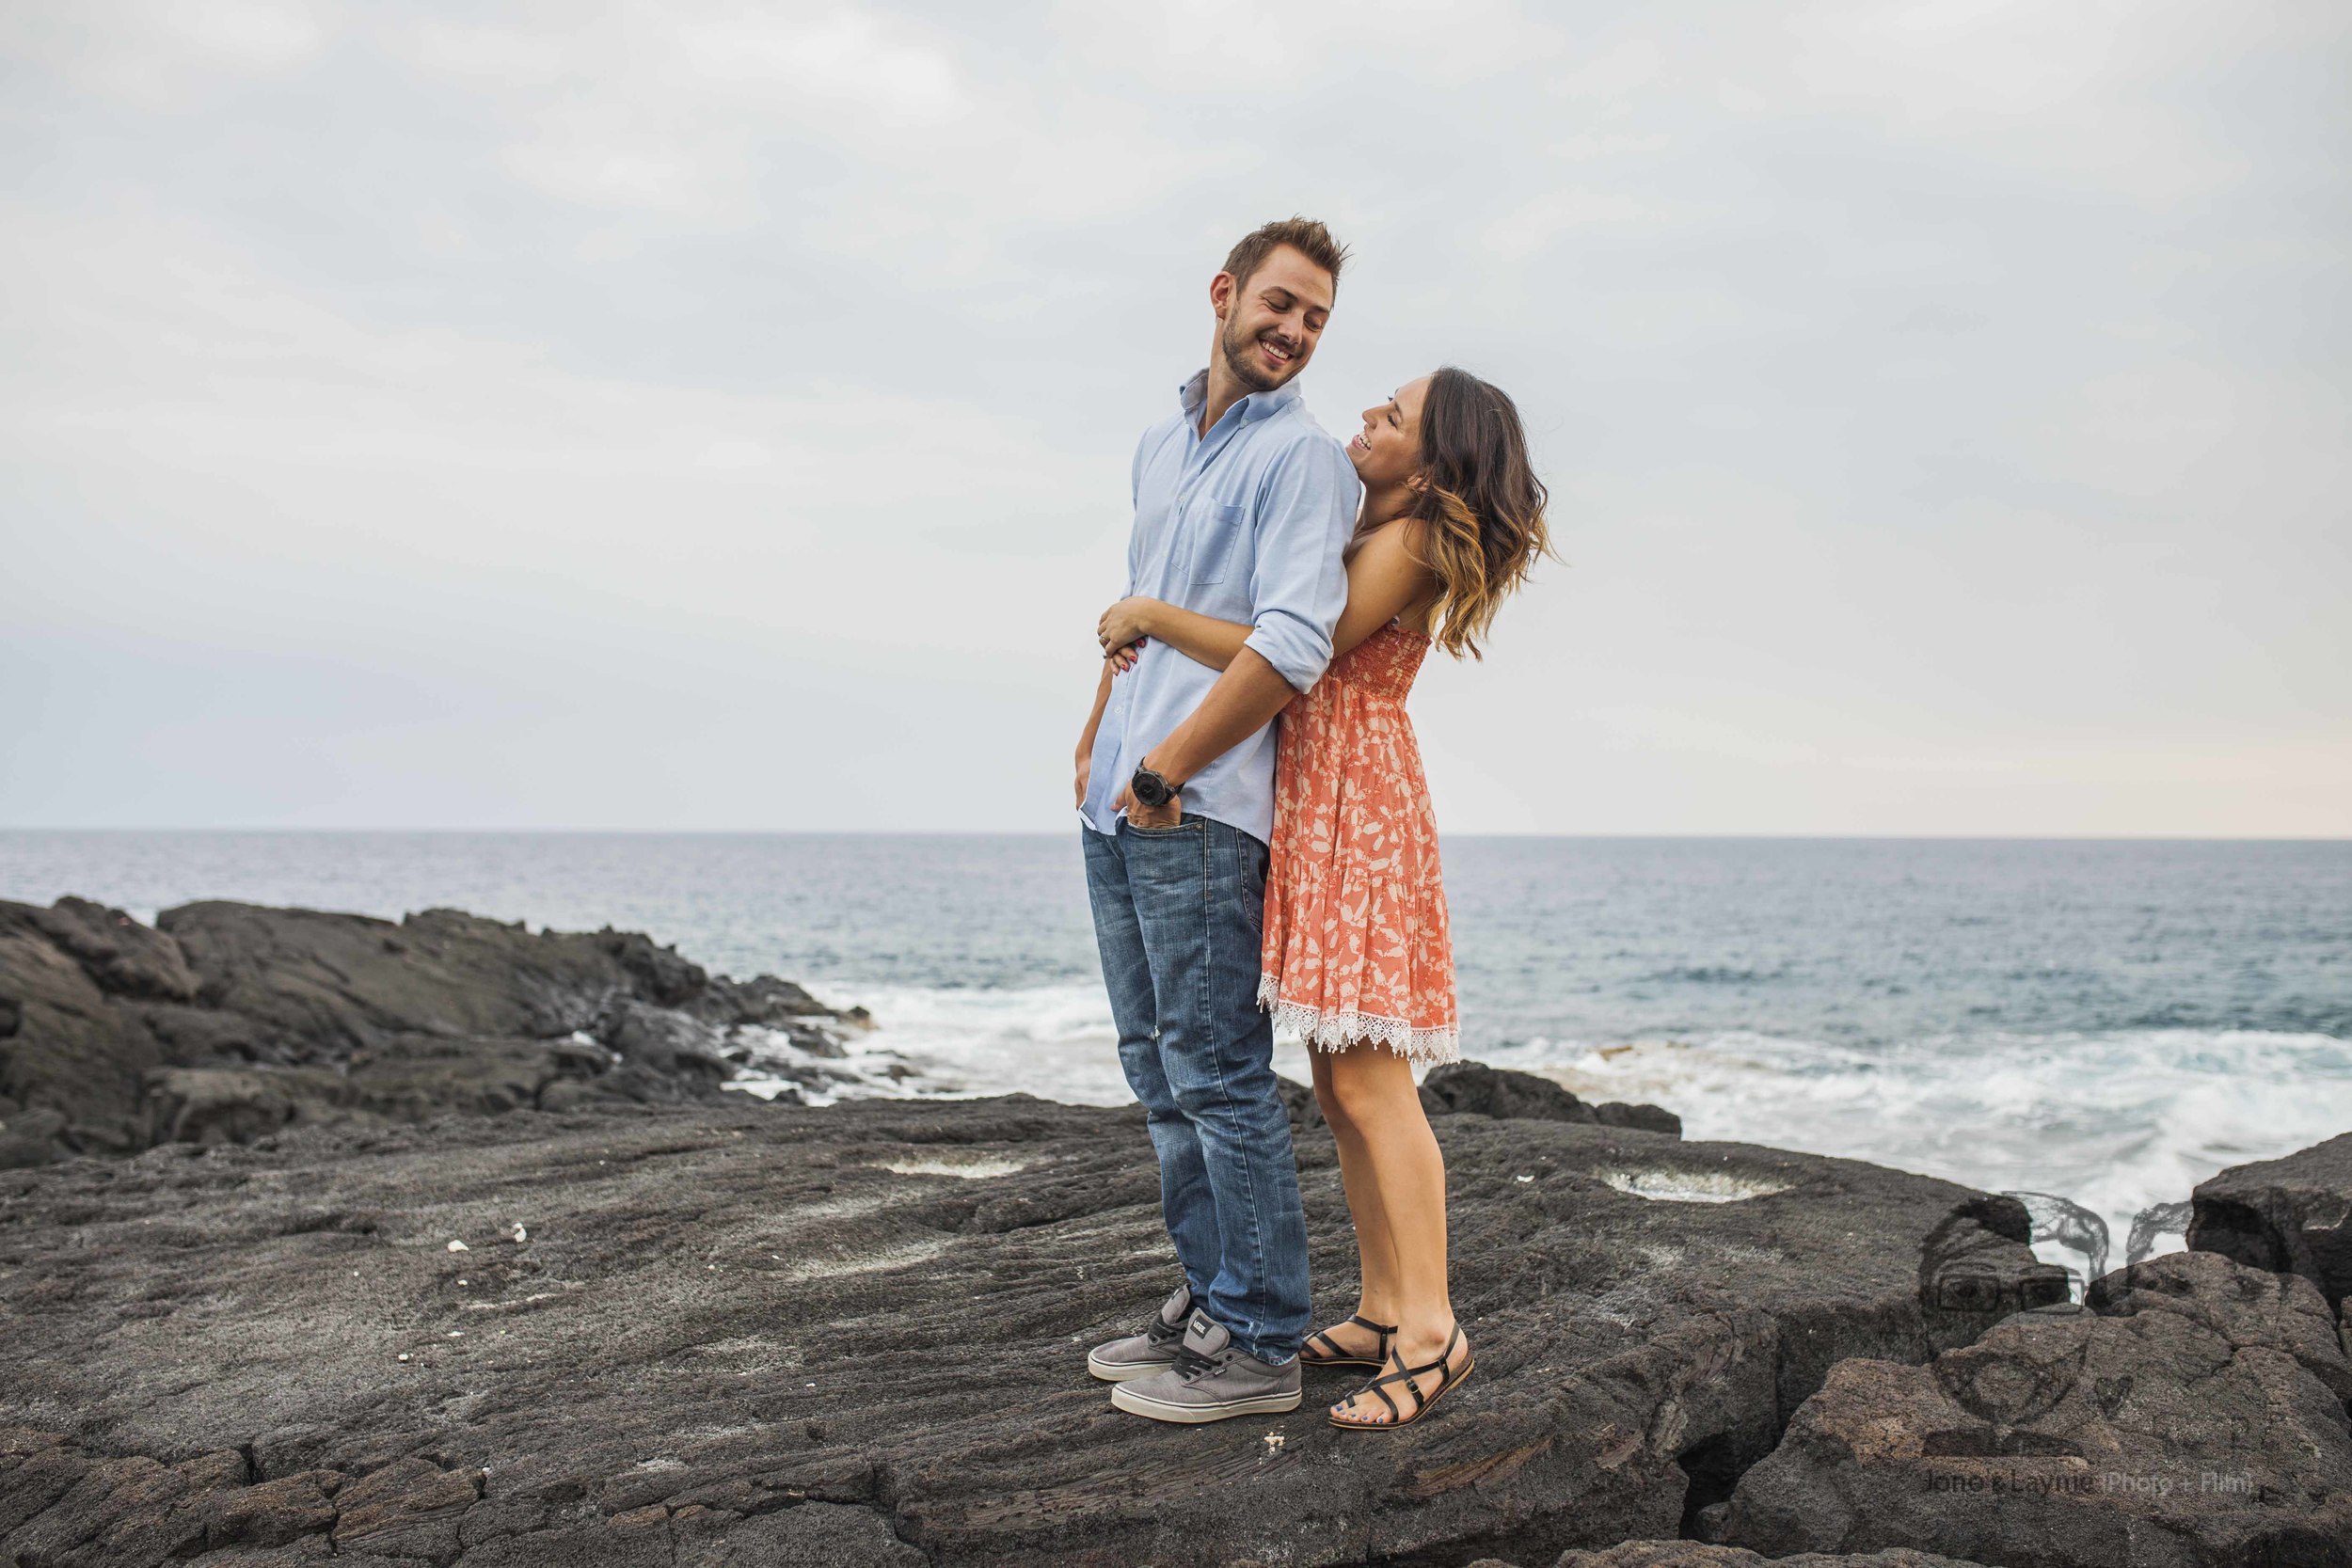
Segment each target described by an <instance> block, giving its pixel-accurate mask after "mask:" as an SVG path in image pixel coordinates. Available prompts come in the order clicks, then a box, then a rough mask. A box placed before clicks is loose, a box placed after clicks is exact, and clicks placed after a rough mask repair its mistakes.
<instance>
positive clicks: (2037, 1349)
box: [1719, 1254, 2352, 1568]
mask: <svg viewBox="0 0 2352 1568" xmlns="http://www.w3.org/2000/svg"><path fill="white" fill-rule="evenodd" d="M2326 1329H2327V1310H2326V1306H2325V1303H2324V1302H2323V1301H2322V1300H2321V1299H2320V1296H2319V1293H2318V1291H2316V1290H2315V1289H2313V1288H2312V1285H2311V1284H2310V1283H2309V1282H2308V1281H2306V1280H2303V1279H2300V1278H2298V1277H2296V1276H2295V1275H2271V1274H2266V1273H2263V1272H2259V1271H2256V1270H2251V1269H2248V1268H2245V1267H2244V1266H2242V1265H2240V1264H2237V1263H2234V1262H2232V1261H2231V1260H2229V1259H2224V1258H2221V1257H2219V1256H2217V1255H2215V1254H2188V1255H2174V1256H2170V1257H2166V1258H2160V1259H2150V1260H2148V1261H2146V1262H2143V1263H2140V1264H2137V1265H2135V1266H2133V1267H2131V1268H2127V1269H2124V1270H2122V1271H2121V1272H2120V1273H2118V1274H2113V1275H2107V1276H2106V1277H2105V1278H2103V1279H2101V1280H2099V1281H2098V1282H2097V1283H2096V1285H2095V1286H2094V1287H2093V1289H2092V1291H2091V1292H2090V1300H2089V1304H2088V1307H2087V1308H2067V1309H2057V1310H2048V1311H2043V1312H2029V1313H2024V1314H2021V1315H2019V1316H2018V1317H2016V1318H2015V1319H2012V1320H2011V1321H2010V1322H2008V1323H2003V1324H2001V1325H2000V1326H1998V1327H1996V1328H1994V1330H1992V1331H1991V1332H1990V1333H1988V1334H1987V1335H1985V1336H1984V1338H1982V1339H1981V1340H1979V1342H1977V1343H1976V1344H1974V1345H1970V1346H1968V1347H1966V1348H1965V1349H1961V1350H1955V1351H1951V1352H1949V1353H1947V1354H1944V1355H1942V1356H1940V1357H1938V1358H1937V1359H1936V1360H1935V1362H1934V1363H1933V1365H1932V1366H1929V1367H1903V1366H1897V1365H1894V1364H1892V1363H1891V1362H1885V1361H1875V1360H1853V1361H1848V1362H1845V1363H1844V1364H1842V1365H1840V1366H1838V1367H1836V1369H1834V1370H1832V1371H1831V1373H1830V1376H1829V1381H1828V1384H1827V1385H1826V1386H1824V1387H1823V1388H1822V1390H1821V1391H1820V1393H1819V1394H1817V1395H1815V1396H1814V1397H1813V1398H1812V1399H1810V1400H1808V1401H1807V1402H1805V1404H1804V1407H1803V1408H1802V1409H1800V1410H1799V1411H1798V1412H1797V1415H1796V1418H1795V1419H1794V1420H1793V1421H1792V1422H1791V1423H1790V1424H1789V1428H1788V1435H1787V1436H1786V1437H1785V1438H1784V1439H1783V1440H1782V1442H1781V1445H1780V1447H1779V1448H1778V1449H1776V1450H1774V1452H1773V1453H1772V1457H1771V1458H1769V1459H1767V1460H1765V1461H1764V1462H1763V1463H1762V1464H1759V1465H1756V1466H1755V1467H1754V1468H1753V1469H1750V1470H1749V1471H1748V1472H1747V1473H1746V1474H1745V1475H1744V1476H1743V1477H1742V1478H1741V1479H1740V1483H1739V1486H1738V1489H1737V1490H1736V1491H1735V1492H1734V1494H1733V1495H1732V1498H1731V1505H1730V1507H1729V1509H1728V1510H1727V1511H1726V1513H1724V1517H1723V1521H1722V1527H1721V1529H1720V1531H1719V1534H1720V1536H1721V1538H1722V1539H1724V1540H1726V1541H1728V1542H1731V1543H1735V1544H1740V1545H1744V1546H1750V1547H1753V1548H1755V1549H1756V1550H1758V1551H1762V1552H1764V1553H1767V1554H1785V1553H1789V1552H1797V1551H1808V1550H1809V1551H1849V1552H1852V1551H1867V1550H1872V1549H1876V1548H1881V1547H1886V1546H1898V1545H1905V1546H1912V1547H1915V1548H1920V1549H1930V1548H1931V1549H1934V1550H1939V1551H1944V1552H1947V1553H1957V1554H1959V1555H1961V1556H1963V1557H1968V1558H1975V1559H1978V1560H1982V1561H1984V1562H1990V1563H2030V1564H2034V1565H2036V1568H2249V1565H2277V1568H2288V1565H2293V1568H2345V1565H2346V1564H2347V1563H2352V1421H2348V1420H2347V1419H2346V1417H2345V1413H2344V1404H2343V1402H2342V1401H2341V1400H2340V1399H2339V1398H2338V1396H2337V1394H2336V1392H2335V1391H2334V1390H2335V1389H2337V1388H2341V1387H2342V1386H2344V1378H2345V1377H2346V1376H2347V1369H2346V1366H2345V1363H2344V1354H2343V1348H2342V1346H2341V1345H2340V1344H2331V1343H2330V1342H2329V1338H2330V1337H2329V1336H2328V1334H2327V1332H2326Z"/></svg>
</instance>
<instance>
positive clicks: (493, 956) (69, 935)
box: [0, 898, 864, 1166]
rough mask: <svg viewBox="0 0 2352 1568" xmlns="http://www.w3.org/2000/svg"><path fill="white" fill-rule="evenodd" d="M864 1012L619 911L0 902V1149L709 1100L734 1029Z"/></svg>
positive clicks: (829, 1025)
mask: <svg viewBox="0 0 2352 1568" xmlns="http://www.w3.org/2000/svg"><path fill="white" fill-rule="evenodd" d="M863 1020H864V1015H863V1014H862V1013H856V1014H840V1013H834V1012H833V1011H831V1010H830V1009H827V1008H825V1007H823V1006H820V1005H819V1004H818V1003H817V1002H816V1001H815V999H814V998H812V997H810V996H809V994H808V993H807V992H806V991H804V990H802V989H801V988H800V987H798V986H795V985H793V984H791V983H790V982H789V981H786V980H779V979H776V978H775V977H774V976H772V975H760V976H758V977H756V978H755V979H752V980H748V981H735V980H731V979H729V978H727V977H726V976H724V975H719V976H716V977H713V976H710V975H708V974H706V973H705V972H704V971H703V969H702V968H701V966H700V965H697V964H694V963H692V962H691V961H689V960H687V959H686V958H681V957H680V956H679V955H678V954H677V953H676V952H675V950H673V949H670V948H666V947H661V946H658V945H656V944H655V943H654V942H652V941H651V939H649V938H647V937H645V936H643V935H641V934H638V933H634V932H617V931H609V930H608V931H597V932H592V933H580V934H560V933H556V932H550V931H542V932H540V933H538V934H536V935H533V934H532V933H531V932H530V931H528V930H526V929H525V928H524V927H521V926H519V925H512V926H510V925H504V924H501V923H500V922H498V921H494V920H484V919H480V918H478V917H476V916H473V915H469V914H464V913H461V912H459V911H453V910H428V911H424V912H422V913H421V914H414V915H410V916H408V917H407V918H406V919H405V920H403V921H400V922H398V923H394V922H391V921H386V920H375V919H371V918H368V917H365V916H361V915H352V914H326V913H320V912H318V911H309V910H274V909H262V908H260V907H257V906H253V905H247V904H225V903H205V904H189V905H185V906H183V907H182V908H179V909H175V910H167V911H165V912H164V913H163V915H162V916H161V917H159V919H158V920H157V922H156V926H155V927H153V928H150V927H146V926H142V925H140V924H139V923H138V922H137V921H135V920H133V919H132V918H131V917H130V916H129V915H127V914H124V913H123V912H122V911H119V910H107V909H103V908H102V907H101V906H99V905H96V904H93V903H90V902H88V901H87V900H86V899H78V898H65V899H60V900H59V901H58V902H57V903H56V905H55V906H54V907H52V908H50V909H45V910H44V909H38V908H35V907H33V906H31V905H26V904H10V903H5V902H0V1166H6V1165H24V1164H39V1163H43V1162H46V1161H48V1160H51V1159H56V1158H62V1157H65V1156H69V1155H72V1154H76V1153H82V1154H91V1153H113V1154H120V1153H129V1152H132V1151H135V1150H136V1149H139V1148H146V1147H148V1146H149V1145H151V1144H152V1143H155V1142H158V1141H172V1140H183V1141H188V1142H197V1143H208V1142H217V1141H221V1140H227V1141H230V1142H236V1141H242V1140H244V1139H246V1138H250V1137H254V1136H259V1135H261V1134H262V1133H263V1132H270V1131H275V1130H277V1129H279V1128H283V1127H287V1126H294V1125H307V1124H311V1123H322V1122H324V1123H337V1122H376V1121H388V1120H389V1121H419V1120H425V1119H429V1118H431V1117H437V1116H444V1115H461V1114H483V1115H498V1114H501V1113H503V1112H506V1111H509V1110H513V1109H516V1108H520V1107H527V1106H528V1107H539V1108H545V1109H559V1108H577V1107H578V1106H579V1105H580V1104H582V1103H584V1102H587V1101H598V1100H613V1101H631V1102H642V1103H675V1102H678V1101H691V1100H696V1099H707V1098H708V1097H710V1096H711V1095H714V1094H715V1093H717V1092H718V1087H719V1085H721V1084H723V1083H724V1082H726V1081H727V1080H728V1079H730V1078H732V1077H734V1076H735V1074H736V1071H737V1067H738V1064H739V1061H740V1060H741V1059H742V1058H744V1057H745V1056H747V1055H748V1054H749V1048H748V1047H747V1046H745V1045H743V1044H741V1043H739V1040H738V1038H737V1031H739V1030H743V1029H774V1030H778V1031H781V1032H783V1033H785V1034H786V1035H787V1036H788V1037H789V1039H790V1040H791V1041H792V1043H794V1044H795V1045H797V1046H799V1047H800V1048H801V1050H802V1051H803V1052H804V1053H807V1054H809V1055H810V1056H812V1057H814V1056H823V1055H834V1056H837V1055H839V1054H841V1047H840V1046H839V1044H838V1043H837V1041H836V1040H835V1039H834V1033H836V1032H839V1031H840V1030H843V1029H846V1028H848V1027H850V1026H854V1025H856V1024H859V1023H861V1022H863ZM583 1039H584V1040H589V1041H593V1042H595V1043H582V1041H583ZM810 1081H811V1082H812V1083H818V1082H824V1081H826V1080H825V1079H824V1075H823V1074H821V1073H814V1072H812V1074H811V1077H810Z"/></svg>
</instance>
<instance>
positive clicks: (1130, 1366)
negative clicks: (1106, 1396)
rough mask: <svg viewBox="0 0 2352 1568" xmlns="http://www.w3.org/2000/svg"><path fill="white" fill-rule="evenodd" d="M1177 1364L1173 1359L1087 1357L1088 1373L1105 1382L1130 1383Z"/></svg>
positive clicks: (1154, 1374)
mask: <svg viewBox="0 0 2352 1568" xmlns="http://www.w3.org/2000/svg"><path fill="white" fill-rule="evenodd" d="M1174 1365H1176V1363H1175V1362H1173V1361H1097V1360H1096V1359H1095V1358H1094V1357H1093V1356H1091V1355H1089V1356H1088V1357H1087V1375H1088V1376H1089V1377H1096V1378H1100V1379H1102V1380H1103V1381H1104V1383H1129V1382H1133V1381H1134V1380H1135V1379H1136V1378H1139V1377H1153V1376H1156V1375H1158V1374H1159V1373H1161V1372H1164V1371H1166V1370H1168V1368H1170V1367H1173V1366H1174Z"/></svg>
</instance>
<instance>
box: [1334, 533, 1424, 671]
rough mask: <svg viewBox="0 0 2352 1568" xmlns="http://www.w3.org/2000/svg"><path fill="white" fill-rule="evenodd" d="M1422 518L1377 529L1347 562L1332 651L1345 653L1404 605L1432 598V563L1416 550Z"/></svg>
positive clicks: (1400, 611)
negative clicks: (1342, 605) (1344, 600)
mask: <svg viewBox="0 0 2352 1568" xmlns="http://www.w3.org/2000/svg"><path fill="white" fill-rule="evenodd" d="M1421 526H1422V525H1421V524H1420V523H1418V522H1415V521H1412V520H1411V519H1409V518H1399V519H1398V520H1397V521H1395V522H1392V523H1387V524H1384V525H1382V526H1381V527H1380V528H1378V529H1375V531H1373V533H1372V535H1371V537H1369V538H1367V539H1366V540H1365V541H1364V542H1363V544H1362V545H1360V546H1358V547H1357V550H1356V558H1355V559H1354V560H1353V561H1350V562H1348V563H1347V608H1346V609H1345V610H1342V611H1341V612H1340V624H1339V626H1337V627H1336V628H1335V629H1334V630H1333V631H1332V633H1331V657H1333V658H1335V659H1336V658H1338V657H1340V656H1341V655H1342V654H1344V653H1346V652H1347V651H1348V650H1349V649H1351V648H1353V647H1355V646H1356V644H1357V643H1359V642H1361V641H1363V640H1364V639H1365V638H1367V637H1370V636H1371V635H1372V634H1373V633H1374V632H1375V631H1378V630H1379V629H1380V628H1381V627H1382V626H1387V625H1388V624H1389V623H1390V622H1391V621H1393V620H1395V619H1396V618H1397V617H1398V616H1400V615H1402V614H1404V613H1405V612H1406V610H1412V609H1415V608H1417V607H1418V606H1420V605H1422V604H1425V603H1427V602H1428V600H1429V598H1430V597H1431V595H1432V594H1433V593H1434V592H1435V591H1436V589H1437V586H1438V584H1437V579H1436V578H1433V577H1431V576H1430V575H1429V568H1428V567H1426V566H1424V565H1422V563H1421V562H1420V561H1418V560H1416V559H1415V558H1414V555H1413V546H1415V545H1416V544H1418V543H1420V534H1419V530H1420V528H1421Z"/></svg>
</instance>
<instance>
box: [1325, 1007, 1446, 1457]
mask: <svg viewBox="0 0 2352 1568" xmlns="http://www.w3.org/2000/svg"><path fill="white" fill-rule="evenodd" d="M1325 1064H1327V1065H1325ZM1318 1067H1319V1068H1320V1069H1321V1070H1319V1071H1318V1073H1317V1075H1316V1083H1315V1087H1316V1090H1317V1092H1318V1094H1325V1095H1327V1102H1328V1103H1330V1104H1335V1105H1337V1106H1338V1107H1339V1109H1340V1115H1341V1117H1344V1118H1345V1121H1346V1124H1347V1126H1348V1128H1349V1130H1350V1132H1351V1134H1352V1135H1353V1136H1354V1137H1355V1138H1356V1139H1357V1140H1358V1141H1359V1148H1360V1158H1361V1162H1362V1164H1363V1167H1364V1175H1365V1176H1366V1177H1367V1178H1368V1179H1369V1180H1368V1182H1367V1185H1368V1186H1369V1187H1370V1188H1371V1190H1372V1193H1373V1195H1374V1196H1375V1201H1376V1202H1377V1204H1378V1210H1379V1212H1380V1214H1381V1216H1382V1219H1383V1221H1384V1222H1385V1227H1386V1230H1387V1242H1386V1249H1387V1252H1388V1263H1387V1266H1388V1267H1389V1268H1390V1269H1391V1270H1392V1271H1393V1272H1392V1273H1391V1274H1389V1275H1387V1276H1386V1279H1387V1282H1388V1284H1389V1285H1390V1287H1391V1294H1390V1298H1389V1299H1390V1302H1391V1304H1392V1306H1393V1307H1394V1310H1395V1313H1396V1316H1395V1317H1393V1318H1383V1319H1381V1320H1380V1321H1381V1322H1383V1323H1395V1324H1396V1325H1397V1336H1396V1340H1395V1349H1396V1352H1397V1354H1400V1355H1402V1356H1403V1357H1404V1358H1405V1364H1406V1366H1410V1367H1418V1366H1421V1365H1422V1364H1423V1363H1425V1362H1431V1361H1435V1360H1437V1359H1438V1356H1439V1355H1440V1354H1442V1353H1444V1352H1445V1350H1446V1346H1447V1341H1448V1340H1449V1339H1450V1338H1452V1336H1453V1333H1454V1300H1453V1296H1452V1294H1451V1292H1450V1291H1448V1289H1447V1286H1446V1237H1445V1156H1444V1155H1443V1154H1442V1153H1441V1152H1440V1151H1439V1150H1438V1138H1437V1134H1436V1133H1434V1132H1431V1131H1430V1130H1429V1118H1428V1117H1427V1116H1426V1115H1424V1114H1423V1113H1422V1108H1421V1091H1420V1090H1419V1089H1418V1088H1417V1087H1415V1085H1414V1084H1413V1069H1412V1064H1411V1063H1410V1062H1408V1061H1406V1059H1405V1058H1404V1057H1402V1056H1400V1055H1398V1054H1397V1053H1395V1052H1393V1051H1391V1050H1389V1049H1388V1048H1387V1047H1385V1046H1380V1045H1375V1044H1374V1043H1373V1042H1371V1041H1369V1040H1365V1041H1361V1042H1359V1043H1358V1044H1357V1045H1355V1046H1352V1047H1350V1048H1349V1049H1348V1050H1346V1051H1343V1052H1341V1053H1337V1054H1336V1055H1332V1056H1328V1057H1325V1058H1321V1059H1320V1061H1319V1062H1318ZM1324 1114H1325V1116H1326V1117H1329V1116H1330V1112H1329V1111H1328V1110H1326V1111H1325V1113H1324ZM1338 1126H1339V1121H1338V1119H1337V1118H1334V1119H1333V1129H1334V1134H1335V1135H1336V1132H1337V1129H1338ZM1342 1159H1343V1164H1342V1166H1341V1170H1342V1174H1343V1176H1344V1175H1345V1174H1346V1166H1345V1164H1344V1159H1345V1156H1344V1155H1343V1156H1342ZM1348 1203H1349V1207H1350V1210H1351V1212H1356V1213H1357V1214H1358V1216H1359V1244H1362V1246H1363V1250H1364V1257H1365V1259H1366V1279H1367V1284H1368V1285H1369V1279H1370V1261H1371V1258H1372V1255H1373V1253H1372V1247H1371V1245H1370V1243H1369V1242H1367V1241H1364V1240H1363V1238H1362V1233H1361V1230H1360V1223H1361V1215H1362V1210H1360V1209H1358V1208H1357V1207H1356V1203H1357V1199H1356V1196H1355V1187H1354V1186H1353V1185H1352V1184H1351V1186H1350V1187H1349V1196H1348ZM1367 1315H1369V1314H1367ZM1467 1354H1468V1351H1467V1348H1466V1347H1463V1346H1456V1347H1454V1365H1456V1366H1458V1365H1460V1364H1461V1361H1462V1358H1463V1357H1464V1356H1465V1355H1467ZM1416 1386H1417V1387H1418V1389H1419V1390H1420V1391H1421V1392H1422V1393H1423V1394H1427V1393H1429V1392H1432V1391H1433V1390H1435V1389H1436V1387H1437V1386H1438V1373H1436V1372H1434V1371H1433V1372H1430V1373H1428V1374H1426V1375H1425V1376H1423V1377H1422V1378H1420V1379H1418V1380H1417V1382H1416ZM1389 1396H1390V1398H1391V1399H1394V1400H1395V1401H1396V1402H1397V1403H1398V1405H1399V1407H1400V1408H1401V1409H1402V1410H1403V1411H1404V1412H1405V1414H1406V1415H1410V1414H1411V1413H1412V1409H1413V1404H1412V1401H1411V1400H1410V1399H1409V1398H1407V1397H1406V1394H1405V1392H1404V1390H1403V1389H1401V1388H1391V1389H1390V1390H1389ZM1339 1409H1340V1413H1341V1414H1342V1415H1343V1416H1344V1417H1347V1418H1354V1419H1367V1420H1382V1419H1385V1418H1387V1416H1388V1407H1387V1406H1386V1405H1385V1404H1383V1403H1381V1402H1380V1400H1379V1399H1378V1397H1377V1396H1374V1395H1368V1394H1366V1395H1358V1396H1356V1397H1354V1398H1352V1399H1350V1400H1349V1401H1347V1402H1346V1403H1345V1404H1344V1405H1343V1406H1341V1407H1339Z"/></svg>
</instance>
